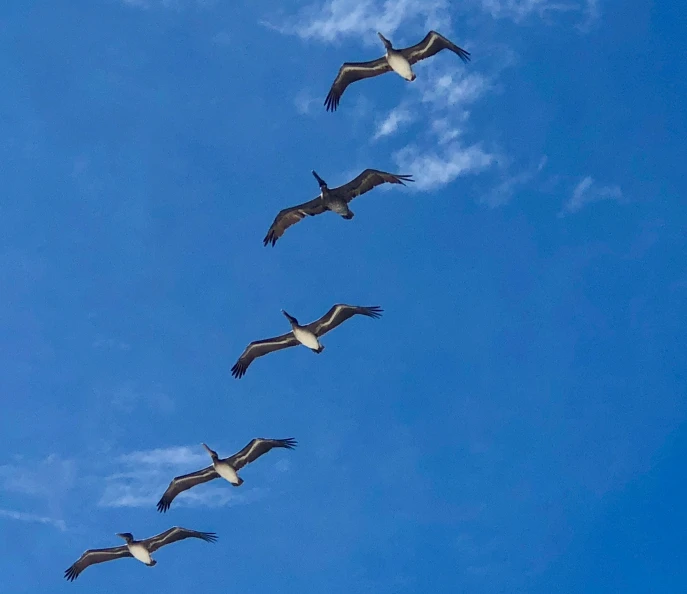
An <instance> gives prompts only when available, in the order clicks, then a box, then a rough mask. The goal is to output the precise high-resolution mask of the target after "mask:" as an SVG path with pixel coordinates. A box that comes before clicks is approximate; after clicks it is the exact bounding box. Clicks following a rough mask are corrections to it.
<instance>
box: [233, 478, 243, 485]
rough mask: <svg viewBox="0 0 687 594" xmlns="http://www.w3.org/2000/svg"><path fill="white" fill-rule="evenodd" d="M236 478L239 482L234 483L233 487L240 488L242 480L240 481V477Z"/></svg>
mask: <svg viewBox="0 0 687 594" xmlns="http://www.w3.org/2000/svg"><path fill="white" fill-rule="evenodd" d="M236 478H237V479H239V482H238V483H236V484H235V485H234V487H240V486H241V485H242V484H243V479H242V478H241V477H240V476H237V477H236ZM232 484H233V483H232Z"/></svg>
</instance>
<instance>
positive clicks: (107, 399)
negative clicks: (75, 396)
mask: <svg viewBox="0 0 687 594" xmlns="http://www.w3.org/2000/svg"><path fill="white" fill-rule="evenodd" d="M94 392H95V395H96V396H97V397H98V398H100V399H101V400H102V401H103V402H104V403H106V404H109V406H111V407H112V408H113V409H115V410H117V411H119V412H122V413H127V414H130V413H132V412H134V411H135V410H137V409H138V408H139V407H141V406H145V407H147V408H149V409H151V410H153V411H155V412H158V413H161V414H170V413H172V412H173V411H174V409H175V408H176V403H175V402H174V399H173V398H172V397H171V396H170V395H169V394H167V393H166V392H165V391H164V390H163V389H161V387H159V386H146V387H145V388H141V387H139V386H137V385H136V384H135V383H133V382H122V383H120V384H115V385H114V386H107V387H104V388H95V389H94Z"/></svg>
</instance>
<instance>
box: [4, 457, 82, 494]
mask: <svg viewBox="0 0 687 594" xmlns="http://www.w3.org/2000/svg"><path fill="white" fill-rule="evenodd" d="M75 478H76V466H75V463H74V461H73V460H67V459H64V458H61V457H60V456H58V455H56V454H51V455H49V456H47V457H46V458H44V459H43V460H40V461H38V462H33V461H32V462H24V461H22V463H21V464H4V465H2V466H0V491H7V492H11V493H18V494H20V495H29V496H31V497H36V498H52V497H54V496H55V494H56V493H57V492H62V491H67V490H68V489H70V488H71V487H72V486H73V484H74V481H75Z"/></svg>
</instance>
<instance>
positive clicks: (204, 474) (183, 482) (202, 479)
mask: <svg viewBox="0 0 687 594" xmlns="http://www.w3.org/2000/svg"><path fill="white" fill-rule="evenodd" d="M218 477H219V474H217V471H216V470H215V469H214V468H213V467H212V466H208V467H207V468H203V469H202V470H198V471H197V472H191V473H189V474H184V475H182V476H177V477H174V479H172V482H170V483H169V487H167V490H166V491H165V492H164V494H163V495H162V497H161V498H160V501H158V502H157V511H159V512H163V513H164V512H166V511H167V510H168V509H169V506H170V505H172V501H173V500H174V498H175V497H176V496H177V495H179V493H182V492H184V491H186V490H187V489H190V488H191V487H195V486H196V485H201V484H203V483H207V482H208V481H211V480H213V479H216V478H218Z"/></svg>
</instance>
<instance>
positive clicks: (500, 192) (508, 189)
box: [480, 155, 548, 208]
mask: <svg viewBox="0 0 687 594" xmlns="http://www.w3.org/2000/svg"><path fill="white" fill-rule="evenodd" d="M547 161H548V158H547V157H546V155H544V156H543V157H542V158H541V159H540V160H539V163H538V164H537V165H536V166H534V167H530V168H528V169H525V170H524V171H521V172H520V173H517V174H515V175H511V176H509V177H506V179H504V180H503V181H502V182H501V183H499V184H498V185H497V186H495V187H494V188H493V189H492V190H491V191H490V192H488V193H487V194H485V195H484V196H483V197H482V198H481V199H480V202H481V203H482V204H486V205H487V206H489V207H490V208H496V207H498V206H503V205H504V204H506V203H508V202H509V201H510V199H511V198H512V197H513V194H514V193H515V191H516V189H517V188H518V187H521V186H524V185H525V184H527V183H529V182H530V181H532V180H533V179H534V178H535V176H536V175H537V174H538V173H540V172H541V170H542V169H544V167H545V166H546V163H547Z"/></svg>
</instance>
